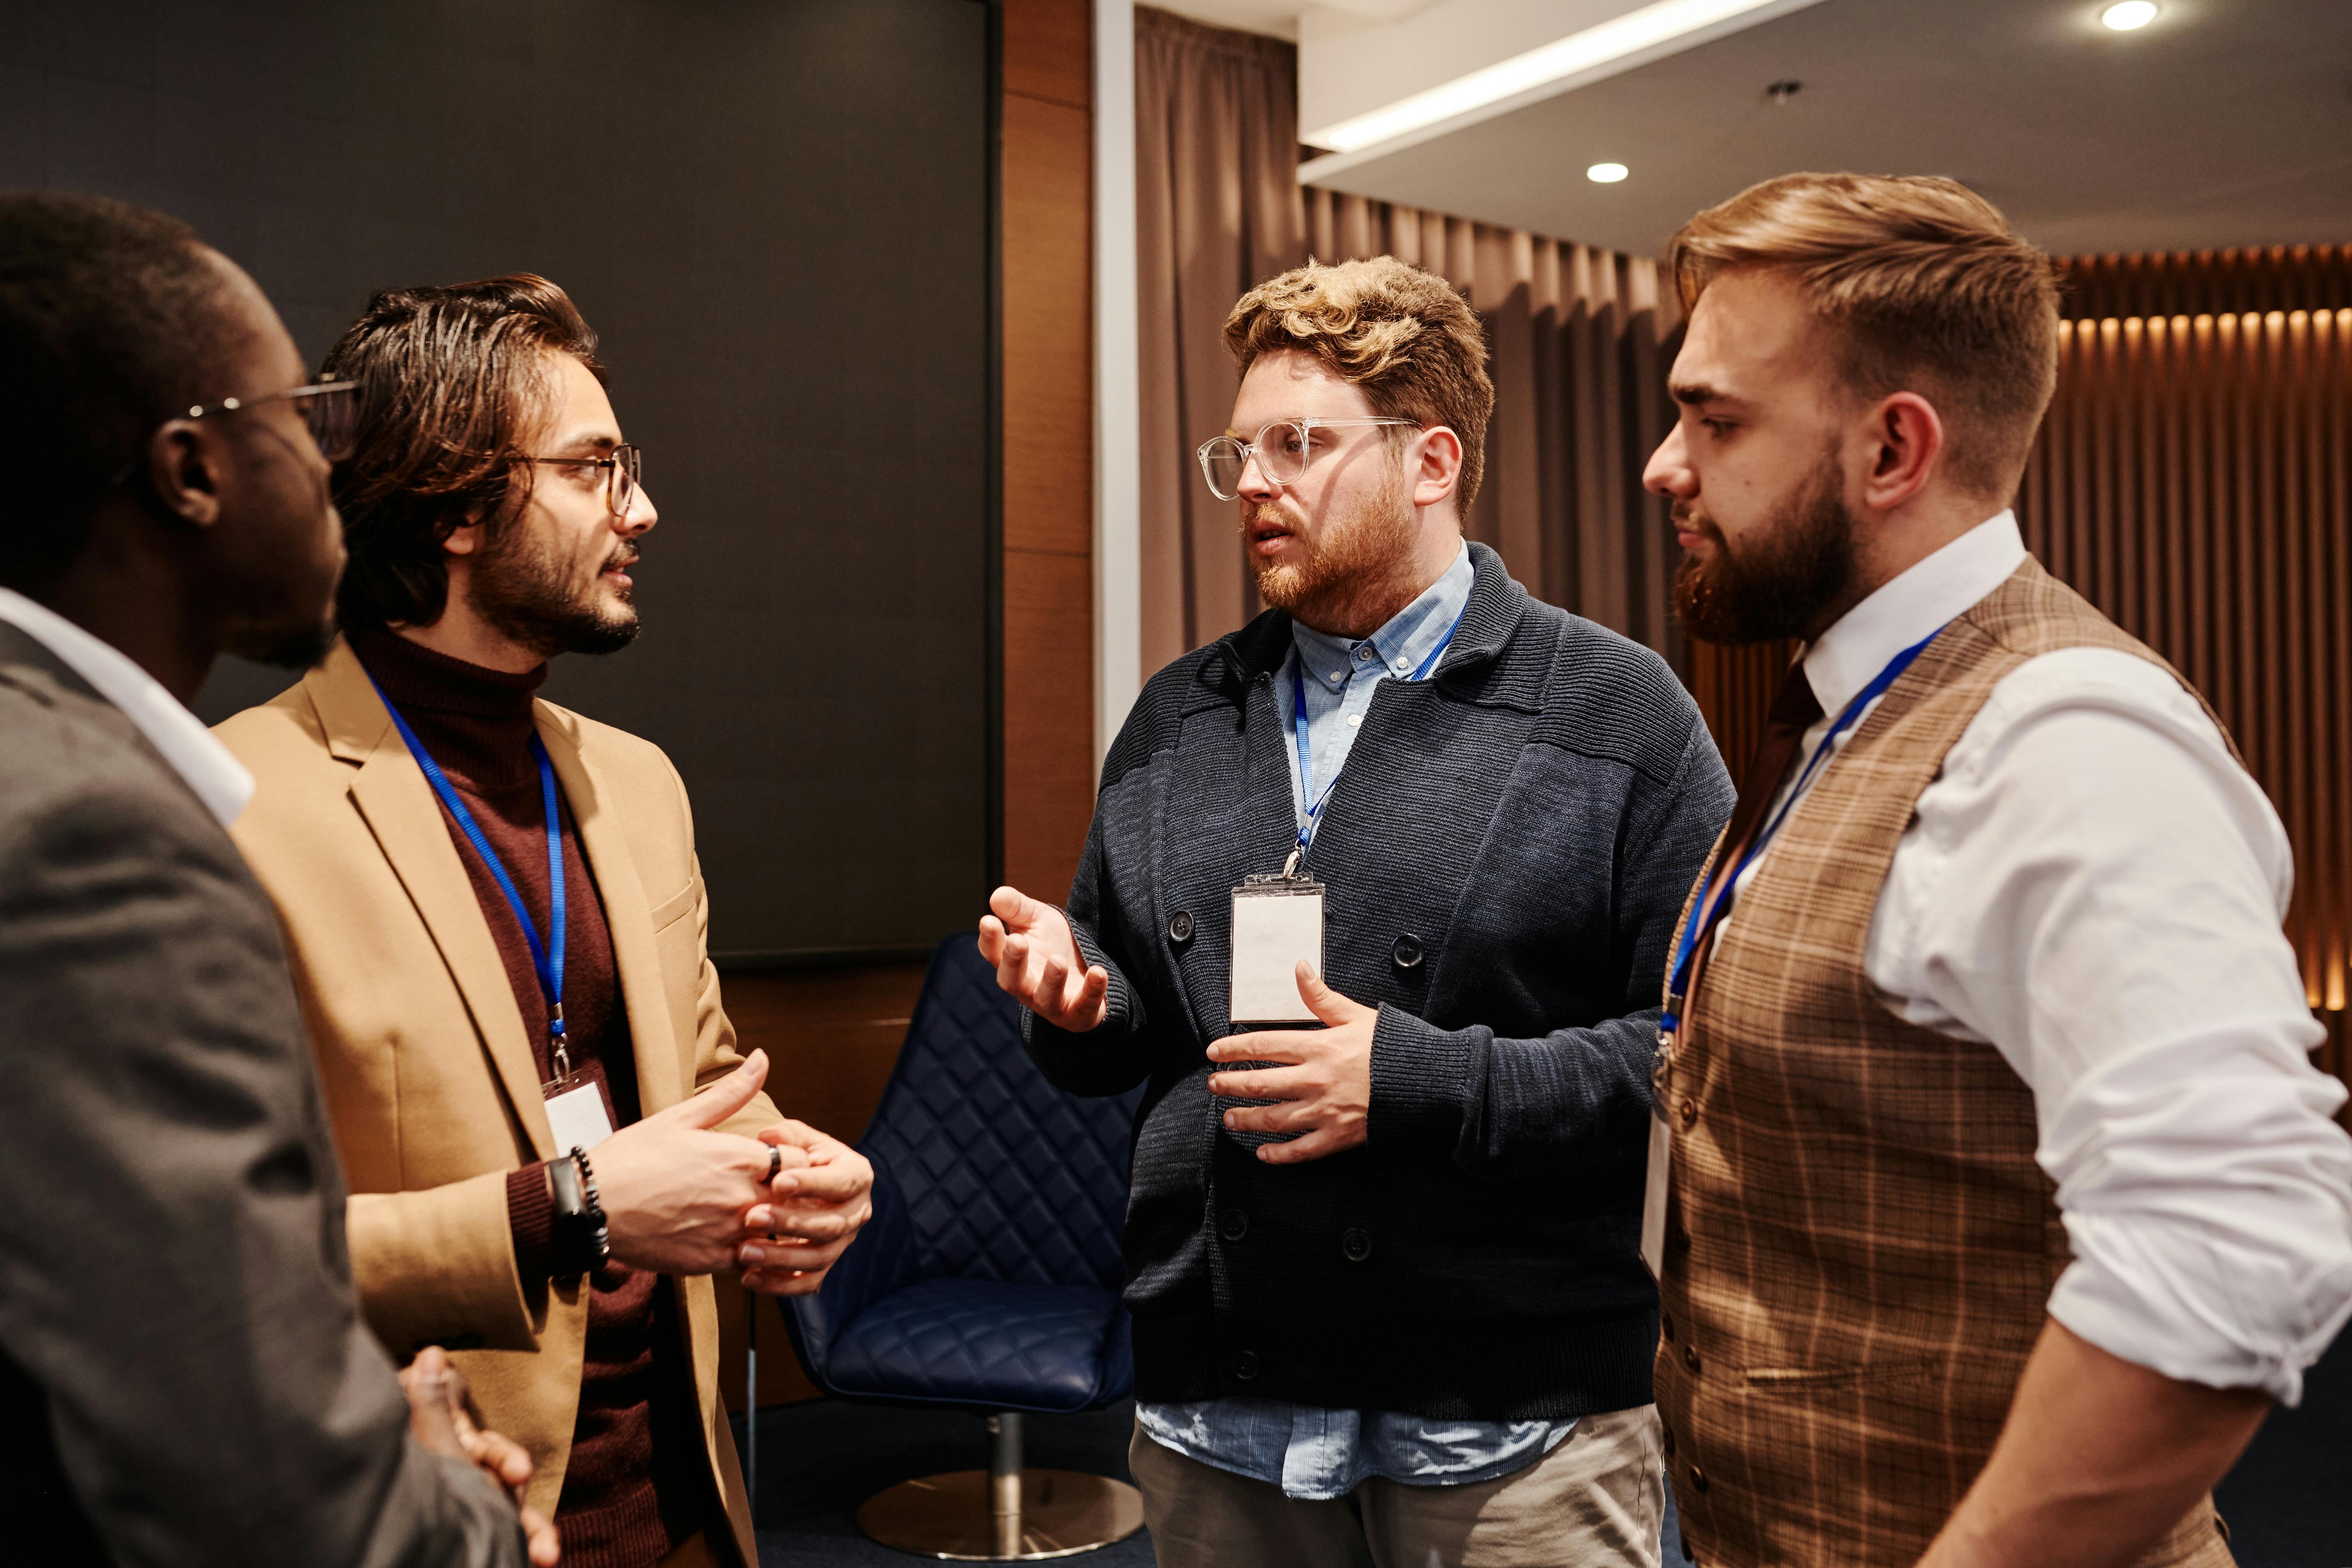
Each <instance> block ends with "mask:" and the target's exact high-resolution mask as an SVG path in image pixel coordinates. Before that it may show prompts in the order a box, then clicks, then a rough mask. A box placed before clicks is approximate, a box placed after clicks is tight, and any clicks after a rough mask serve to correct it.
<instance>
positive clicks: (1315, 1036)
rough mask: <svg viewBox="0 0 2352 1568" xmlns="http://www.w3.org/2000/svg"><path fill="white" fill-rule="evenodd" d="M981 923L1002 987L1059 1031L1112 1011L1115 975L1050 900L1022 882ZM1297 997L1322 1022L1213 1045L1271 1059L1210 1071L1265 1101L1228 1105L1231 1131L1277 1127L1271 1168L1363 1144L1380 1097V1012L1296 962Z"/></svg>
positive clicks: (1081, 1029) (1215, 1082)
mask: <svg viewBox="0 0 2352 1568" xmlns="http://www.w3.org/2000/svg"><path fill="white" fill-rule="evenodd" d="M988 909H989V912H988V913H987V914H986V915H984V916H982V918H981V921H980V952H981V956H982V957H983V958H985V959H987V960H988V961H989V963H992V964H994V965H995V966H996V984H998V986H999V987H1001V988H1002V989H1003V991H1004V992H1005V993H1006V994H1009V995H1010V996H1012V997H1013V1000H1015V1001H1016V1002H1019V1003H1020V1004H1021V1005H1023V1006H1024V1007H1026V1008H1028V1009H1029V1010H1030V1011H1031V1012H1032V1013H1034V1014H1036V1015H1037V1016H1039V1017H1041V1018H1043V1019H1045V1021H1046V1022H1047V1023H1049V1024H1051V1025H1053V1026H1055V1027H1056V1028H1059V1029H1065V1030H1068V1031H1069V1032H1071V1033H1073V1034H1084V1033H1086V1032H1087V1030H1089V1029H1093V1028H1096V1027H1097V1026H1100V1025H1101V1023H1102V1021H1103V1019H1104V1017H1105V1016H1107V1014H1108V1007H1107V1005H1106V998H1107V996H1108V993H1109V987H1110V976H1109V974H1108V973H1107V972H1106V971H1105V970H1104V969H1103V967H1102V966H1101V965H1100V964H1087V963H1084V962H1082V961H1081V959H1080V957H1079V954H1078V949H1077V942H1076V938H1075V937H1074V936H1072V934H1071V932H1070V922H1069V921H1068V920H1067V918H1066V917H1065V916H1064V915H1063V913H1062V911H1061V910H1057V909H1055V907H1054V906H1053V905H1051V904H1046V903H1040V902H1039V901H1038V900H1035V899H1033V898H1030V897H1029V896H1028V895H1026V894H1024V893H1023V892H1022V891H1021V890H1020V889H1017V888H999V889H996V892H995V893H994V895H993V896H992V897H991V898H990V899H989V900H988ZM1297 980H1298V994H1299V998H1300V999H1301V1000H1302V1001H1304V1002H1305V1003H1306V1004H1307V1011H1308V1012H1310V1013H1313V1014H1314V1015H1315V1016H1316V1017H1317V1018H1318V1019H1320V1020H1322V1022H1323V1024H1324V1027H1322V1028H1320V1029H1262V1030H1259V1031H1257V1032H1255V1033H1253V1034H1246V1035H1230V1036H1227V1037H1225V1038H1223V1039H1222V1040H1219V1041H1217V1042H1215V1043H1214V1044H1213V1045H1212V1046H1210V1047H1209V1052H1208V1055H1209V1059H1210V1060H1211V1061H1213V1062H1271V1063H1273V1064H1275V1065H1274V1066H1271V1067H1260V1068H1246V1069H1242V1070H1235V1071H1227V1072H1218V1073H1212V1074H1211V1075H1210V1076H1209V1092H1210V1093H1212V1094H1216V1095H1223V1096H1224V1097H1226V1098H1228V1099H1233V1100H1266V1101H1270V1102H1271V1103H1268V1104H1265V1105H1237V1106H1235V1107H1234V1108H1233V1109H1232V1110H1228V1111H1226V1112H1225V1115H1224V1124H1225V1128H1226V1130H1227V1131H1232V1132H1271V1133H1274V1134H1276V1135H1277V1136H1280V1137H1283V1138H1285V1139H1286V1142H1279V1143H1265V1144H1261V1145H1260V1146H1259V1148H1258V1152H1257V1157H1258V1158H1259V1159H1260V1160H1263V1161H1265V1163H1267V1164H1269V1165H1295V1164H1299V1163H1303V1162H1305V1161H1308V1160H1320V1159H1323V1158H1324V1157H1326V1156H1327V1155H1331V1154H1336V1153H1338V1152H1340V1151H1341V1150H1343V1149H1353V1148H1355V1147H1356V1146H1357V1145H1358V1144H1360V1143H1361V1142H1364V1137H1365V1123H1366V1121H1367V1119H1368V1118H1369V1117H1370V1113H1371V1104H1372V1030H1373V1028H1374V1027H1375V1026H1377V1025H1378V1024H1379V1023H1380V1017H1381V1014H1380V1009H1379V1008H1377V1007H1367V1006H1365V1005H1362V1004H1361V1003H1360V1002H1354V1001H1350V1000H1349V998H1347V997H1345V996H1342V995H1340V994H1339V993H1338V992H1337V991H1334V990H1332V989H1331V988H1330V987H1329V986H1328V985H1326V984H1323V978H1322V976H1320V975H1318V974H1317V973H1315V969H1314V966H1313V965H1312V964H1308V963H1300V964H1299V965H1298V973H1297Z"/></svg>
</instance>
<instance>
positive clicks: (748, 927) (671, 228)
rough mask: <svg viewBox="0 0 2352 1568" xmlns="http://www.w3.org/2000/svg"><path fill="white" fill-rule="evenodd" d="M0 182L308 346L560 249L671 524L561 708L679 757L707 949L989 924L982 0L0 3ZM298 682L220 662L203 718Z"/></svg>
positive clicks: (780, 946)
mask: <svg viewBox="0 0 2352 1568" xmlns="http://www.w3.org/2000/svg"><path fill="white" fill-rule="evenodd" d="M0 37H5V39H6V47H5V49H0V185H12V186H22V185H46V186H53V187H60V188H68V189H77V190H86V191H94V192H99V193H102V194H105V195H117V196H121V197H125V198H127V199H131V200H134V201H140V202H144V203H147V204H149V205H154V206H157V207H161V208H163V210H165V211H168V212H171V213H173V214H176V215H178V216H182V217H184V218H186V219H188V220H189V221H190V222H192V223H194V225H195V226H196V227H197V228H198V230H199V231H200V232H201V233H203V234H204V235H205V237H206V238H207V239H209V240H210V241H211V242H212V243H214V244H215V245H216V246H218V247H220V248H221V249H223V250H225V251H226V252H227V253H228V254H229V255H230V256H232V257H234V258H236V259H237V260H238V261H240V262H242V263H243V264H244V265H245V266H246V267H247V268H249V269H250V270H251V271H252V272H253V273H254V275H255V276H256V277H257V278H258V279H260V281H261V283H262V286H263V287H264V288H265V289H268V291H269V294H270V296H271V298H273V299H274V300H277V301H278V307H279V310H281V312H282V313H283V314H284V316H285V318H286V321H287V324H288V325H289V327H290V328H291V329H292V330H293V332H294V334H295V337H296V340H297V341H298V342H299V343H300V344H301V347H302V350H303V352H304V353H305V354H306V355H308V356H310V358H311V359H312V360H313V361H314V362H315V361H316V359H317V358H318V357H319V356H320V354H322V353H324V351H325V349H326V348H327V346H328V345H329V344H330V343H331V342H332V341H333V339H334V337H335V335H336V333H337V332H338V331H340V330H341V327H342V326H343V324H344V323H345V322H347V321H350V320H351V318H352V316H353V315H354V314H356V313H357V311H358V310H359V309H360V308H361V306H362V305H363V304H364V303H365V301H366V300H367V297H368V296H369V294H370V293H371V292H372V291H373V290H374V289H379V288H383V287H387V286H393V285H402V284H416V283H436V282H451V281H455V280H457V279H467V278H475V277H480V276H484V275H486V274H490V273H496V272H504V271H515V270H530V271H537V272H542V273H545V274H546V275H548V276H549V277H551V278H553V279H555V280H556V281H558V282H559V283H562V285H563V286H564V287H565V288H566V289H569V290H571V292H572V295H573V296H574V298H575V299H577V300H578V301H579V302H580V305H581V307H582V309H583V311H584V312H585V313H586V315H587V316H588V319H589V320H590V321H591V322H592V323H593V324H594V325H595V327H596V328H597V329H598V331H600V332H601V333H602V334H603V337H604V349H605V354H606V358H607V359H608V360H609V361H610V363H611V364H612V367H613V395H614V405H615V406H616V407H617V409H618V411H619V413H620V416H621V421H622V426H623V429H624V430H625V432H626V433H627V434H628V436H629V437H630V438H631V439H633V440H635V441H636V442H637V443H639V444H640V445H641V446H642V447H645V449H646V488H647V489H648V490H649V491H650V492H651V494H652V495H653V497H654V499H655V500H656V503H657V504H658V505H659V507H660V510H661V522H660V525H659V526H658V527H657V528H656V529H655V530H654V531H653V532H652V533H651V534H650V535H648V536H647V538H646V543H645V564H644V567H643V569H642V570H641V571H639V572H638V573H637V574H636V575H637V577H638V584H639V585H638V589H637V599H638V604H639V605H640V607H641V608H642V610H643V613H644V616H645V622H646V632H645V634H644V636H643V637H641V638H640V639H639V640H638V642H637V644H636V645H635V647H631V648H629V649H628V650H626V651H625V652H623V653H620V654H617V655H614V656H612V657H610V658H604V659H601V660H587V659H583V658H578V657H576V656H575V657H572V658H566V659H564V660H562V661H559V663H558V664H557V667H556V674H555V676H554V678H553V679H551V682H550V683H549V689H548V694H549V695H550V696H551V698H553V699H554V700H558V701H561V702H564V703H567V704H569V705H572V706H574V707H577V708H579V709H581V710H583V711H585V712H587V713H589V714H591V715H592V716H593V717H595V718H598V719H602V720H604V721H609V722H612V723H614V724H618V725H620V726H622V727H623V728H625V729H628V730H632V731H635V732H637V733H639V734H642V735H645V736H646V737H648V738H649V739H651V740H653V741H655V742H658V743H659V744H660V745H661V746H662V747H663V748H664V749H666V750H667V752H669V754H670V756H671V758H672V759H673V760H674V761H675V762H676V763H677V766H678V768H679V770H680V772H681V773H683V774H684V775H685V777H686V781H687V785H688V789H689V790H690V791H691V793H692V795H693V800H694V804H695V808H696V818H697V825H698V836H699V839H700V843H701V849H702V859H703V867H704V870H705V872H706V873H707V875H708V877H709V882H710V886H711V896H712V904H713V924H712V931H711V943H712V946H713V948H714V949H715V950H718V951H720V952H734V953H775V952H808V951H812V950H822V949H838V948H877V947H891V946H911V945H917V944H927V943H929V942H932V941H934V940H936V939H937V938H938V937H939V936H940V934H941V933H943V932H944V931H948V930H950V929H952V928H955V927H957V926H961V925H962V924H964V923H966V922H967V921H969V920H970V919H971V915H972V912H973V910H975V908H976V907H977V900H978V898H979V897H980V896H981V895H982V893H984V891H985V887H986V879H987V877H988V876H989V874H990V869H991V868H990V866H989V860H990V858H991V857H990V844H991V841H992V835H991V825H990V802H989V789H988V779H989V764H988V732H987V731H988V720H987V710H988V704H987V684H986V683H987V679H988V662H989V661H988V658H987V648H988V646H989V642H988V639H989V637H990V635H991V631H992V612H991V610H990V607H989V599H990V594H989V586H988V584H989V582H990V576H989V572H988V563H989V560H990V556H991V552H992V550H993V548H994V544H993V526H992V521H991V502H990V499H989V497H990V484H989V470H988V445H989V438H990V430H989V421H990V414H989V410H990V406H991V395H990V387H991V384H992V374H993V372H992V366H991V363H990V358H991V353H990V340H989V311H990V310H991V308H992V307H991V299H990V276H991V275H990V267H989V260H990V247H991V214H990V208H991V202H992V186H991V183H990V159H991V156H992V153H991V148H990V136H991V132H990V125H991V110H990V93H991V84H990V81H989V75H990V66H989V42H988V13H987V9H986V7H985V6H983V5H979V4H975V3H974V0H858V3H857V4H856V5H842V4H835V3H831V0H369V3H343V0H338V3H336V4H332V5H321V4H318V3H316V0H305V3H301V4H288V3H266V0H244V3H238V4H227V5H185V4H170V5H166V4H155V5H142V4H105V3H74V4H65V3H59V0H43V3H40V4H32V5H27V4H24V3H22V0H15V3H9V0H0ZM223 390H224V392H225V393H226V391H227V390H228V389H226V388H225V389H223ZM284 684H285V679H284V677H283V676H282V675H278V674H277V673H275V672H271V671H267V670H260V669H256V668H251V667H233V668H224V669H223V670H222V671H221V672H220V674H219V675H218V676H216V677H215V680H214V681H213V683H212V685H211V686H210V687H208V688H207V689H206V691H205V696H204V699H203V702H202V707H201V710H202V711H203V712H204V713H205V716H206V717H207V718H212V719H217V718H219V717H221V716H224V715H225V714H226V713H228V712H232V711H234V710H236V709H237V708H239V707H242V706H244V705H246V704H247V703H249V702H252V701H256V700H261V699H263V698H266V697H267V696H268V695H270V694H272V693H274V692H275V691H277V690H278V689H280V688H282V687H283V685H284Z"/></svg>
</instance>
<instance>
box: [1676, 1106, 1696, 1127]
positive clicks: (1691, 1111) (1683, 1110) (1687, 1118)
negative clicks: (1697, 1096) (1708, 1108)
mask: <svg viewBox="0 0 2352 1568" xmlns="http://www.w3.org/2000/svg"><path fill="white" fill-rule="evenodd" d="M1675 1115H1676V1116H1679V1117H1681V1118H1682V1119H1683V1125H1684V1126H1685V1127H1688V1126H1689V1125H1690V1124H1691V1123H1692V1122H1694V1121H1697V1120H1698V1102H1697V1101H1696V1100H1684V1101H1683V1102H1682V1103H1681V1104H1680V1105H1677V1106H1675Z"/></svg>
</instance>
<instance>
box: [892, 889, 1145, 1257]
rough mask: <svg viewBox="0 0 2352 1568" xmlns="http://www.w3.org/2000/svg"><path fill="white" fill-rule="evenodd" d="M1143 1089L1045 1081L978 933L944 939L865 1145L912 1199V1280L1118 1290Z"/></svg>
mask: <svg viewBox="0 0 2352 1568" xmlns="http://www.w3.org/2000/svg"><path fill="white" fill-rule="evenodd" d="M1142 1096H1143V1091H1142V1089H1141V1088H1140V1087H1139V1088H1137V1089H1131V1090H1129V1092H1127V1093H1126V1094H1122V1095H1117V1096H1114V1097H1111V1098H1108V1099H1084V1098H1081V1097H1079V1096H1077V1095H1074V1094H1067V1093H1065V1092H1064V1091H1062V1090H1061V1089H1055V1087H1054V1086H1053V1085H1052V1084H1050V1083H1047V1082H1046V1081H1045V1076H1044V1075H1043V1074H1041V1073H1040V1072H1038V1070H1037V1068H1036V1065H1035V1064H1034V1062H1032V1061H1031V1060H1030V1059H1029V1054H1028V1052H1027V1051H1026V1050H1024V1048H1023V1047H1022V1044H1021V1010H1020V1008H1019V1007H1018V1006H1017V1005H1015V1004H1014V1002H1013V999H1012V998H1011V997H1009V996H1007V995H1006V994H1004V993H1003V991H1002V990H1000V989H999V988H998V986H997V984H996V972H995V970H993V969H992V968H991V967H990V966H989V964H988V963H987V961H986V960H984V959H982V957H981V956H980V945H979V943H978V942H977V941H975V940H974V939H973V937H972V936H971V934H970V933H968V932H967V933H964V934H961V935H958V936H951V937H950V938H948V939H947V940H946V941H945V942H941V943H940V945H939V948H938V951H936V952H934V953H933V954H932V955H931V967H930V973H929V974H927V975H926V976H925V977H924V980H923V993H922V996H921V999H920V1000H919V1001H918V1002H917V1003H916V1004H915V1016H914V1018H913V1020H912V1022H911V1023H910V1024H909V1025H908V1029H907V1043H906V1045H905V1046H904V1047H901V1048H900V1050H899V1052H898V1066H897V1067H895V1068H893V1069H892V1070H891V1073H890V1082H889V1085H888V1087H887V1088H886V1089H884V1090H883V1091H882V1103H881V1105H880V1106H879V1107H878V1108H877V1110H875V1113H874V1120H873V1121H872V1123H871V1124H870V1125H868V1127H867V1128H866V1136H865V1137H864V1138H862V1139H860V1140H859V1141H858V1145H857V1146H858V1149H859V1151H860V1152H863V1153H864V1154H865V1155H866V1158H867V1159H869V1160H871V1161H873V1162H874V1163H875V1164H876V1166H877V1167H878V1168H880V1169H881V1170H882V1171H883V1172H884V1173H887V1181H888V1184H889V1185H890V1186H892V1187H895V1188H896V1189H897V1194H898V1196H899V1197H900V1198H901V1199H903V1201H904V1214H905V1220H906V1224H907V1228H908V1238H909V1241H910V1243H911V1251H912V1254H913V1259H912V1261H913V1268H912V1273H913V1274H914V1276H915V1277H917V1278H919V1279H937V1278H948V1279H1012V1280H1019V1281H1024V1282H1027V1283H1032V1284H1045V1285H1054V1284H1058V1285H1100V1286H1104V1287H1107V1288H1108V1289H1114V1290H1116V1289H1118V1288H1119V1286H1120V1284H1121V1283H1122V1281H1123V1277H1124V1271H1123V1268H1122V1265H1121V1262H1120V1257H1119V1235H1120V1230H1121V1227H1122V1226H1123V1225H1124V1223H1125V1221H1126V1217H1127V1167H1128V1157H1129V1138H1130V1136H1131V1132H1132V1129H1133V1127H1134V1123H1135V1108H1136V1105H1137V1103H1138V1102H1139V1100H1141V1099H1142ZM880 1196H881V1194H877V1199H878V1198H880Z"/></svg>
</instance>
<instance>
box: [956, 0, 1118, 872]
mask: <svg viewBox="0 0 2352 1568" xmlns="http://www.w3.org/2000/svg"><path fill="white" fill-rule="evenodd" d="M1002 13H1003V47H1004V54H1003V61H1004V96H1003V147H1002V151H1001V162H1000V164H999V169H1000V174H1001V179H1002V189H1003V205H1002V208H1001V215H1002V216H1001V222H1002V225H1003V227H1002V235H1003V250H1002V277H1003V365H1004V380H1003V426H1004V441H1003V474H1004V512H1003V516H1004V879H1005V880H1006V881H1008V882H1010V883H1012V884H1013V886H1014V887H1017V888H1020V889H1023V890H1024V891H1025V892H1028V893H1031V894H1033V895H1034V896H1036V897H1038V898H1042V899H1047V900H1052V901H1054V902H1055V903H1059V902H1061V901H1062V900H1063V899H1065V898H1066V897H1067V896H1068V895H1069V890H1070V879H1071V878H1072V877H1073V876H1074V875H1075V874H1076V871H1077V866H1078V852H1079V850H1080V849H1081V848H1082V847H1084V846H1085V844H1086V837H1087V823H1088V821H1089V820H1090V819H1091V818H1092V816H1093V815H1094V798H1095V757H1094V504H1095V487H1094V310H1093V300H1094V290H1093V271H1092V243H1093V191H1094V116H1093V109H1092V106H1093V100H1094V48H1093V16H1094V13H1093V8H1092V6H1091V5H1088V4H1087V0H1003V6H1002ZM977 914H978V911H977V910H975V911H974V915H975V918H977Z"/></svg>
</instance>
